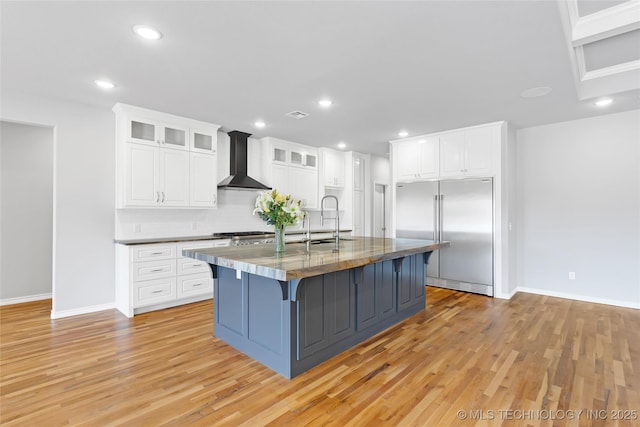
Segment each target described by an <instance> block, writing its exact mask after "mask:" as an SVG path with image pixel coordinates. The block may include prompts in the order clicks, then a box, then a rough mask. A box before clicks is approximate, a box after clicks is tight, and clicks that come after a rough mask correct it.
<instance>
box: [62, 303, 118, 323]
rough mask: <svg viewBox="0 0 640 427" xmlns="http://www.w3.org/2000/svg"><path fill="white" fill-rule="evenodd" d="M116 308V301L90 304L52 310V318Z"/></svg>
mask: <svg viewBox="0 0 640 427" xmlns="http://www.w3.org/2000/svg"><path fill="white" fill-rule="evenodd" d="M115 308H116V305H115V303H113V302H111V303H108V304H99V305H90V306H88V307H80V308H73V309H71V310H60V311H53V310H51V318H52V319H60V318H62V317H69V316H77V315H79V314H88V313H95V312H97V311H104V310H112V309H115Z"/></svg>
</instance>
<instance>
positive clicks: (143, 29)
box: [133, 25, 162, 40]
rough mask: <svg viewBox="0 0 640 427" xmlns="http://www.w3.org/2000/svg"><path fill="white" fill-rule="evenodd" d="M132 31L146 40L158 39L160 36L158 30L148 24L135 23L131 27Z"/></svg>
mask: <svg viewBox="0 0 640 427" xmlns="http://www.w3.org/2000/svg"><path fill="white" fill-rule="evenodd" d="M133 32H134V33H136V34H137V35H139V36H140V37H142V38H145V39H147V40H159V39H161V38H162V33H161V32H160V31H158V30H156V29H155V28H153V27H150V26H148V25H136V26H134V27H133Z"/></svg>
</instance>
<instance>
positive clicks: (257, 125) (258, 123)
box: [253, 120, 267, 128]
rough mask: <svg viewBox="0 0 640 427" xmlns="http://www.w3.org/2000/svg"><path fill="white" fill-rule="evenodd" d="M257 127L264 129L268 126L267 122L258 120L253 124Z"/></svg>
mask: <svg viewBox="0 0 640 427" xmlns="http://www.w3.org/2000/svg"><path fill="white" fill-rule="evenodd" d="M253 125H254V126H255V127H257V128H263V127H265V126H266V125H267V124H266V123H265V122H263V121H262V120H258V121H256V122H255V123H254V124H253Z"/></svg>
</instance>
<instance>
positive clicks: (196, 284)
mask: <svg viewBox="0 0 640 427" xmlns="http://www.w3.org/2000/svg"><path fill="white" fill-rule="evenodd" d="M203 284H204V283H202V282H200V283H194V284H193V287H194V288H195V287H196V286H202V285H203Z"/></svg>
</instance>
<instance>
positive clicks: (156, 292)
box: [151, 289, 162, 294]
mask: <svg viewBox="0 0 640 427" xmlns="http://www.w3.org/2000/svg"><path fill="white" fill-rule="evenodd" d="M151 293H152V294H160V293H162V290H161V289H159V290H157V291H152V292H151Z"/></svg>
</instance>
